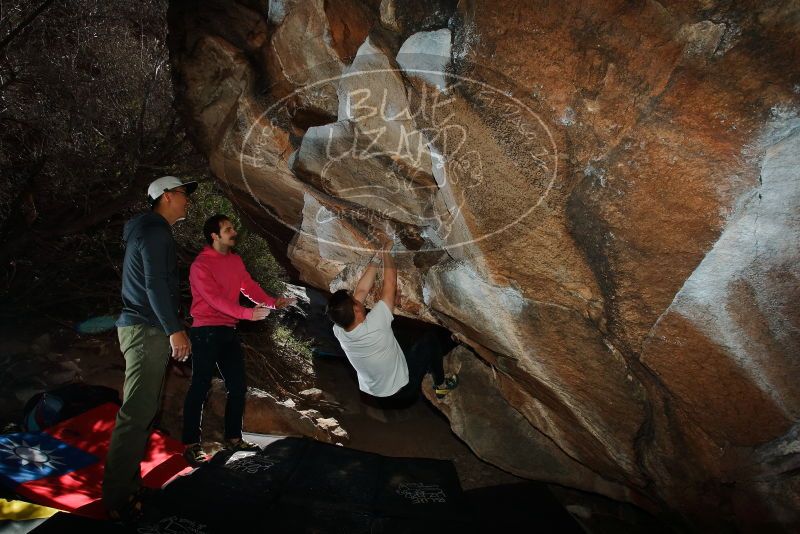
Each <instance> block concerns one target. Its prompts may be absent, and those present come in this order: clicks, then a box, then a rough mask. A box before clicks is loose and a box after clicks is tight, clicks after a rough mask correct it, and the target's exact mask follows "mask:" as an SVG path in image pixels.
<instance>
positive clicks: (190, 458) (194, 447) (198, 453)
mask: <svg viewBox="0 0 800 534" xmlns="http://www.w3.org/2000/svg"><path fill="white" fill-rule="evenodd" d="M183 457H184V458H185V459H186V461H187V462H189V465H191V466H194V467H198V466H200V465H202V464H204V463H206V462H207V461H209V460H210V459H211V457H210V456H209V455H208V454H206V451H204V450H203V447H202V446H201V445H200V444H199V443H192V444H191V445H187V446H186V449H185V450H184V451H183Z"/></svg>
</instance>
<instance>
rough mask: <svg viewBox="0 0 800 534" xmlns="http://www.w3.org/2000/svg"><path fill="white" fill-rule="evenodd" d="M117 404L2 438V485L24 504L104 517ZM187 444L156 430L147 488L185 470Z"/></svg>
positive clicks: (145, 472) (146, 463)
mask: <svg viewBox="0 0 800 534" xmlns="http://www.w3.org/2000/svg"><path fill="white" fill-rule="evenodd" d="M118 409H119V406H118V405H116V404H114V403H106V404H103V405H100V406H98V407H96V408H94V409H92V410H89V411H87V412H84V413H82V414H80V415H77V416H75V417H72V418H70V419H67V420H66V421H62V422H61V423H58V424H57V425H54V426H52V427H49V428H46V429H44V430H42V431H40V432H18V433H14V434H3V435H0V484H2V485H3V486H5V487H6V488H7V489H9V490H10V491H13V492H15V493H16V494H18V495H19V496H21V497H22V498H24V499H25V500H28V501H30V502H32V503H35V504H39V505H42V506H49V507H52V508H56V509H59V510H64V511H68V512H72V513H77V514H79V515H85V516H87V517H95V518H103V517H105V509H104V508H103V506H102V503H101V502H100V496H101V485H102V481H103V468H104V465H105V458H106V454H107V453H108V445H109V441H110V439H111V432H112V430H113V429H114V423H115V419H116V414H117V410H118ZM182 453H183V445H182V444H181V443H180V442H178V441H176V440H174V439H171V438H169V437H167V436H165V435H163V434H161V433H159V432H153V434H152V435H151V437H150V442H149V445H148V449H147V452H146V455H145V458H144V460H143V461H142V465H141V470H142V481H143V484H144V485H145V486H148V487H151V488H160V487H161V486H162V485H163V484H164V483H165V482H167V481H168V480H169V479H171V478H172V477H173V476H175V475H177V474H178V473H180V472H182V471H185V470H187V468H188V465H187V464H186V462H185V460H184V459H183V456H182Z"/></svg>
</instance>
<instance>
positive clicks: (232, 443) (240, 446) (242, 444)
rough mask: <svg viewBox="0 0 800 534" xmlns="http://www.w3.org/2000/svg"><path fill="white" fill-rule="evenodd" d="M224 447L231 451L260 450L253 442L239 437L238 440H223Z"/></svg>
mask: <svg viewBox="0 0 800 534" xmlns="http://www.w3.org/2000/svg"><path fill="white" fill-rule="evenodd" d="M225 448H226V449H228V450H229V451H233V452H240V451H246V452H259V451H260V450H261V447H259V446H258V445H256V444H255V443H251V442H249V441H246V440H245V439H243V438H239V439H238V440H232V439H228V440H225Z"/></svg>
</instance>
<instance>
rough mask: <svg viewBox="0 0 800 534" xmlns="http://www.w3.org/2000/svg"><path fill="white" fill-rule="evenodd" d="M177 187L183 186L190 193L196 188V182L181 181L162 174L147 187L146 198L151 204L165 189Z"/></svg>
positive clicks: (170, 189) (169, 189)
mask: <svg viewBox="0 0 800 534" xmlns="http://www.w3.org/2000/svg"><path fill="white" fill-rule="evenodd" d="M178 187H185V188H186V193H187V194H189V195H191V194H192V193H193V192H194V190H195V189H197V182H194V181H192V182H186V183H184V182H181V181H180V179H178V178H176V177H174V176H162V177H161V178H159V179H157V180H153V181H152V182H151V183H150V186H149V187H148V188H147V199H148V200H149V201H150V203H151V204H152V203H153V202H155V201H156V200H158V197H160V196H161V195H163V194H164V192H165V191H172V190H173V189H176V188H178Z"/></svg>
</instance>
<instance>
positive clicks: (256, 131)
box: [170, 0, 800, 530]
mask: <svg viewBox="0 0 800 534" xmlns="http://www.w3.org/2000/svg"><path fill="white" fill-rule="evenodd" d="M799 36H800V6H798V4H797V3H796V2H791V1H785V2H771V3H758V2H737V3H730V2H721V1H720V2H715V1H714V0H697V1H696V2H680V3H674V4H671V3H659V2H655V1H637V2H629V1H612V2H594V1H582V2H579V1H574V2H573V1H565V2H538V1H533V2H530V1H523V0H493V1H492V2H489V1H488V0H461V1H460V2H456V1H453V0H449V1H448V0H436V1H428V2H423V1H420V0H408V1H402V2H401V1H399V0H382V1H380V2H379V1H378V0H362V1H360V0H325V1H323V0H283V1H280V0H274V1H269V2H266V1H257V0H240V1H238V2H236V1H233V0H206V1H203V2H200V3H199V4H198V3H196V2H188V1H179V0H173V1H172V2H171V7H170V50H171V54H172V62H173V65H174V72H175V84H176V89H177V94H178V99H177V105H178V107H179V108H180V110H181V111H182V113H183V116H184V118H185V120H186V121H187V125H188V129H189V131H190V134H191V135H192V136H193V137H194V139H195V142H196V144H197V146H198V147H199V148H200V149H201V150H202V151H203V152H204V153H205V154H207V156H208V158H209V162H210V165H211V169H212V171H213V173H214V175H215V176H216V177H217V178H218V180H219V181H220V182H221V183H222V184H224V185H225V187H226V188H227V191H228V193H229V194H230V196H231V197H232V198H233V199H234V200H235V202H236V203H237V204H238V205H239V206H240V207H241V208H242V209H243V210H244V211H245V212H246V213H247V214H248V215H249V217H250V219H251V224H252V226H253V227H254V228H255V229H257V230H260V231H261V232H262V233H263V234H264V235H265V236H267V237H268V238H269V239H270V243H271V245H272V246H273V249H274V251H275V252H276V255H277V256H278V257H280V258H282V259H283V260H284V261H285V262H286V264H287V266H288V267H289V268H290V270H291V272H292V273H293V274H294V276H295V277H296V278H298V279H299V280H302V281H304V282H306V283H309V284H311V285H314V286H316V287H320V288H323V289H328V290H335V289H337V288H340V287H346V286H348V285H351V284H352V283H353V282H354V280H355V279H357V277H358V274H359V270H360V269H361V268H362V267H363V266H364V265H365V264H366V262H367V261H368V260H369V258H370V257H371V254H372V249H374V247H375V245H376V243H377V240H378V239H380V237H381V236H384V235H390V236H392V237H393V238H394V240H395V243H396V244H395V252H396V255H397V257H398V262H399V266H400V283H399V285H400V290H401V293H402V304H401V307H400V313H403V314H405V315H408V316H411V317H417V318H420V319H423V320H426V321H430V322H438V323H441V324H443V325H445V326H447V327H448V328H449V329H451V330H452V331H454V332H456V333H457V334H458V335H459V336H461V338H462V339H463V340H464V342H465V344H467V345H469V346H470V347H471V348H472V349H473V351H467V350H464V349H461V350H460V351H458V352H457V353H454V354H453V355H452V357H451V359H450V365H451V366H453V368H459V369H461V370H462V373H463V375H464V380H463V381H462V386H460V387H459V391H458V392H457V394H454V395H452V396H450V397H448V399H447V400H446V401H444V402H441V403H439V405H440V407H441V409H442V411H443V412H444V413H445V414H447V416H448V417H449V418H450V420H451V422H452V425H453V429H454V431H455V432H457V433H458V434H459V435H460V436H461V437H462V438H463V439H464V440H465V441H466V442H467V443H469V444H470V446H471V447H472V448H473V450H474V451H475V452H476V454H478V455H479V456H481V457H483V458H485V459H487V460H488V461H490V462H492V463H495V464H497V465H499V466H501V467H503V468H504V469H507V470H509V471H512V472H514V473H516V474H519V475H522V476H526V477H530V478H536V479H539V480H546V481H551V482H554V483H558V484H563V485H567V486H571V487H576V488H580V489H584V490H589V491H596V492H599V493H603V494H605V495H608V496H610V497H613V498H617V499H623V500H628V501H631V502H635V503H637V504H639V505H640V506H644V507H646V508H648V509H650V510H653V511H656V512H659V513H664V514H672V515H671V517H673V518H680V519H681V520H686V521H687V522H689V523H691V524H693V525H695V526H700V527H710V528H722V527H724V526H737V527H739V528H743V529H745V530H749V529H756V528H760V527H763V526H771V527H776V526H778V527H785V528H790V527H791V526H798V525H800V512H798V510H800V479H799V478H798V476H797V473H798V471H797V467H798V465H800V455H799V453H800V447H799V446H798V444H797V443H798V442H797V433H798V432H800V426H799V425H798V414H800V395H799V394H798V390H797V388H796V384H797V380H798V378H800V368H799V366H800V308H798V306H797V304H796V303H797V302H798V300H800V284H798V279H800V262H799V261H798V260H800V245H798V243H799V241H798V237H800V219H798V213H800V117H799V116H798V112H799V111H800V68H799V67H798V65H800V37H799Z"/></svg>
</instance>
